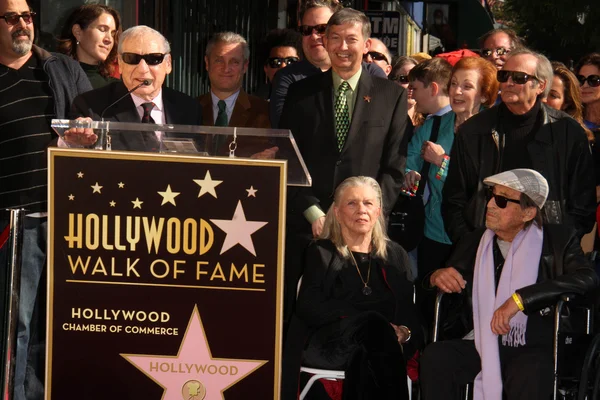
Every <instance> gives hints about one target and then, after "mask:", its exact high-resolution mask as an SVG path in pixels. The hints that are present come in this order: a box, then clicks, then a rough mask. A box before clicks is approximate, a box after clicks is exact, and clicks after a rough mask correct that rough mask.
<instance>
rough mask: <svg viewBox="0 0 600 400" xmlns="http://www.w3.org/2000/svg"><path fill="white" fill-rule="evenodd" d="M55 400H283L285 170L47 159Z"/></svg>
mask: <svg viewBox="0 0 600 400" xmlns="http://www.w3.org/2000/svg"><path fill="white" fill-rule="evenodd" d="M49 157H50V159H49V174H50V179H49V184H50V188H49V190H50V192H49V216H50V218H49V236H50V237H49V251H48V305H47V307H48V324H47V353H46V356H47V357H46V358H47V359H46V395H45V398H46V399H61V400H62V399H71V398H85V399H89V400H93V399H98V400H100V399H102V400H105V399H120V400H124V399H146V400H154V399H155V400H161V399H162V400H181V399H186V400H201V399H206V400H215V399H227V400H233V399H248V398H254V399H271V398H272V399H278V398H279V385H280V365H281V350H280V348H281V342H280V340H281V318H282V293H283V269H282V263H283V252H282V249H283V242H284V240H283V232H284V230H283V229H284V211H285V210H284V204H285V188H286V186H285V183H286V178H285V177H286V163H285V161H258V160H257V161H255V160H248V159H235V158H231V159H228V158H202V157H191V156H179V155H176V154H175V155H164V154H148V153H133V152H114V151H113V152H102V151H93V150H91V151H90V150H73V149H50V151H49Z"/></svg>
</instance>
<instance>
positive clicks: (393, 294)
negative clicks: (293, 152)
mask: <svg viewBox="0 0 600 400" xmlns="http://www.w3.org/2000/svg"><path fill="white" fill-rule="evenodd" d="M381 199H382V196H381V188H380V187H379V184H378V183H377V181H375V180H374V179H372V178H368V177H364V176H359V177H351V178H348V179H346V180H345V181H344V182H342V183H341V184H340V185H339V186H338V188H337V189H336V191H335V195H334V202H333V204H332V206H331V207H330V208H329V210H328V212H327V216H326V220H325V225H324V228H323V233H322V235H321V238H320V239H319V240H317V241H315V242H314V243H312V244H311V245H310V246H309V248H308V249H307V253H306V262H305V271H304V276H303V279H302V285H301V287H300V292H299V296H298V302H297V308H296V311H297V315H298V317H299V318H300V319H301V320H302V321H303V322H304V324H305V325H306V326H307V327H308V336H307V340H306V341H305V343H306V345H305V348H304V352H303V356H302V365H304V366H308V367H313V368H324V369H335V370H344V371H345V372H346V377H345V380H344V384H343V397H342V398H343V399H378V400H385V399H394V400H399V399H408V389H407V383H406V361H405V360H406V359H409V358H411V357H412V356H413V354H414V352H415V350H416V349H417V348H419V346H420V344H421V342H422V333H421V327H420V325H419V322H418V318H417V315H416V311H415V308H414V304H413V301H412V298H413V286H412V282H411V280H410V268H409V262H408V257H407V254H406V252H405V251H404V249H402V247H400V246H399V245H398V244H396V243H394V242H392V241H390V240H389V239H388V237H387V235H386V233H385V224H384V220H383V215H382V212H381V211H382V201H381ZM311 398H312V397H311Z"/></svg>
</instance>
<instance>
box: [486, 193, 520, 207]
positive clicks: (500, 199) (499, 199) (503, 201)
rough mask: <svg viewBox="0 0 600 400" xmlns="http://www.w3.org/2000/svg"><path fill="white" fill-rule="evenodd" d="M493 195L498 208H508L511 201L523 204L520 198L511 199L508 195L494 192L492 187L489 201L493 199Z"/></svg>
mask: <svg viewBox="0 0 600 400" xmlns="http://www.w3.org/2000/svg"><path fill="white" fill-rule="evenodd" d="M492 197H493V198H494V202H495V203H496V205H497V206H498V208H506V206H507V205H508V203H509V202H511V203H515V204H521V201H520V200H514V199H509V198H508V197H504V196H501V195H499V194H494V192H493V191H492V190H491V188H490V190H489V191H488V193H487V198H488V202H489V201H490V200H491V199H492Z"/></svg>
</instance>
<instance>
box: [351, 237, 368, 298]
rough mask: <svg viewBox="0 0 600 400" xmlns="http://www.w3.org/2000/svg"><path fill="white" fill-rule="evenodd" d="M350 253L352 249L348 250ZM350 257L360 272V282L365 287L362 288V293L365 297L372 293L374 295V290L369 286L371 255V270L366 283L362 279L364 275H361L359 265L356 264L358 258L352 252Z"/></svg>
mask: <svg viewBox="0 0 600 400" xmlns="http://www.w3.org/2000/svg"><path fill="white" fill-rule="evenodd" d="M348 251H350V249H348ZM350 257H352V262H354V266H355V267H356V272H358V276H360V280H361V281H362V283H363V285H365V286H364V287H363V288H362V293H363V294H364V295H365V296H369V295H370V294H371V293H373V289H371V287H370V286H369V280H370V279H371V255H369V269H368V271H367V280H366V281H365V280H364V279H363V277H362V274H361V273H360V269H359V268H358V263H357V262H356V258H354V254H352V252H351V251H350Z"/></svg>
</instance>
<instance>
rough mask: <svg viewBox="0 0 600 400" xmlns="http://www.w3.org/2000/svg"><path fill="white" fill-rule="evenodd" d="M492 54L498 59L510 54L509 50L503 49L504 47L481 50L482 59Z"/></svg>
mask: <svg viewBox="0 0 600 400" xmlns="http://www.w3.org/2000/svg"><path fill="white" fill-rule="evenodd" d="M493 53H496V55H497V56H498V57H500V56H503V55H505V54H508V53H510V50H509V49H505V48H504V47H498V48H497V49H481V55H482V56H483V57H489V56H491V55H492V54H493Z"/></svg>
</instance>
